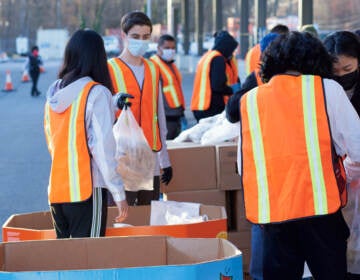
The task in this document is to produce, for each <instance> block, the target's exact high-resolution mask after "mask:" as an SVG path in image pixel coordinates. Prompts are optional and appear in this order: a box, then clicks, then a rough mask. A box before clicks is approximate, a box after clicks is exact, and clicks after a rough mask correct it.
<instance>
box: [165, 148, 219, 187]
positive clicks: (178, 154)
mask: <svg viewBox="0 0 360 280" xmlns="http://www.w3.org/2000/svg"><path fill="white" fill-rule="evenodd" d="M168 153H169V157H170V162H171V166H172V168H173V178H172V180H171V182H170V183H169V185H167V186H165V185H163V184H162V185H161V192H163V193H169V192H177V191H190V190H191V191H195V190H207V189H216V184H217V183H216V163H215V160H216V159H215V146H202V145H200V144H195V143H178V144H172V145H168Z"/></svg>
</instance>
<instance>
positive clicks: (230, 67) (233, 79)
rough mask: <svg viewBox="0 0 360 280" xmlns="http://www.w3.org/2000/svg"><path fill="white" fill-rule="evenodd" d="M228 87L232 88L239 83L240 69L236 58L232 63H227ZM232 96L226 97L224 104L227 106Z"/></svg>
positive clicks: (233, 58) (232, 59)
mask: <svg viewBox="0 0 360 280" xmlns="http://www.w3.org/2000/svg"><path fill="white" fill-rule="evenodd" d="M225 65H226V68H225V69H226V70H225V71H226V85H228V86H231V85H233V84H236V83H238V79H239V69H238V63H237V60H236V57H235V56H233V57H232V58H231V60H230V63H226V64H225ZM229 98H230V96H224V103H225V104H227V103H228V100H229Z"/></svg>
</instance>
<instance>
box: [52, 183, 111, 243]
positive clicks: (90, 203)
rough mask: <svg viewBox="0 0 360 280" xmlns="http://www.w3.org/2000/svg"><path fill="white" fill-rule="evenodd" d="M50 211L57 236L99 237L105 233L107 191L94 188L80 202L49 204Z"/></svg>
mask: <svg viewBox="0 0 360 280" xmlns="http://www.w3.org/2000/svg"><path fill="white" fill-rule="evenodd" d="M50 212H51V216H52V219H53V225H54V228H55V232H56V237H57V238H70V237H72V238H80V237H100V236H104V235H105V229H106V217H107V191H106V189H103V188H94V191H93V194H92V196H91V197H90V198H89V199H87V200H85V201H81V202H73V203H57V204H51V206H50Z"/></svg>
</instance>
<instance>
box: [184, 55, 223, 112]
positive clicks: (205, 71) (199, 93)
mask: <svg viewBox="0 0 360 280" xmlns="http://www.w3.org/2000/svg"><path fill="white" fill-rule="evenodd" d="M216 56H222V55H221V53H220V52H219V51H215V50H212V51H208V52H207V53H205V54H204V55H203V56H202V57H201V59H200V61H199V63H198V66H197V69H196V74H195V81H194V89H193V94H192V97H191V106H190V108H191V110H199V111H205V110H207V109H209V107H210V101H211V85H210V64H211V61H212V60H213V58H214V57H216Z"/></svg>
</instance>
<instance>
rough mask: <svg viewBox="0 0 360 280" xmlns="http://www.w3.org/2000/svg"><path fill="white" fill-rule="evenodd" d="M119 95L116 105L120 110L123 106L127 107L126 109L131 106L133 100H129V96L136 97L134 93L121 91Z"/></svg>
mask: <svg viewBox="0 0 360 280" xmlns="http://www.w3.org/2000/svg"><path fill="white" fill-rule="evenodd" d="M118 95H119V97H118V99H117V102H116V105H117V106H118V108H119V109H120V110H122V109H123V108H125V110H126V109H127V107H130V106H131V102H129V100H128V98H134V96H133V95H131V94H128V93H119V94H118Z"/></svg>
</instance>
